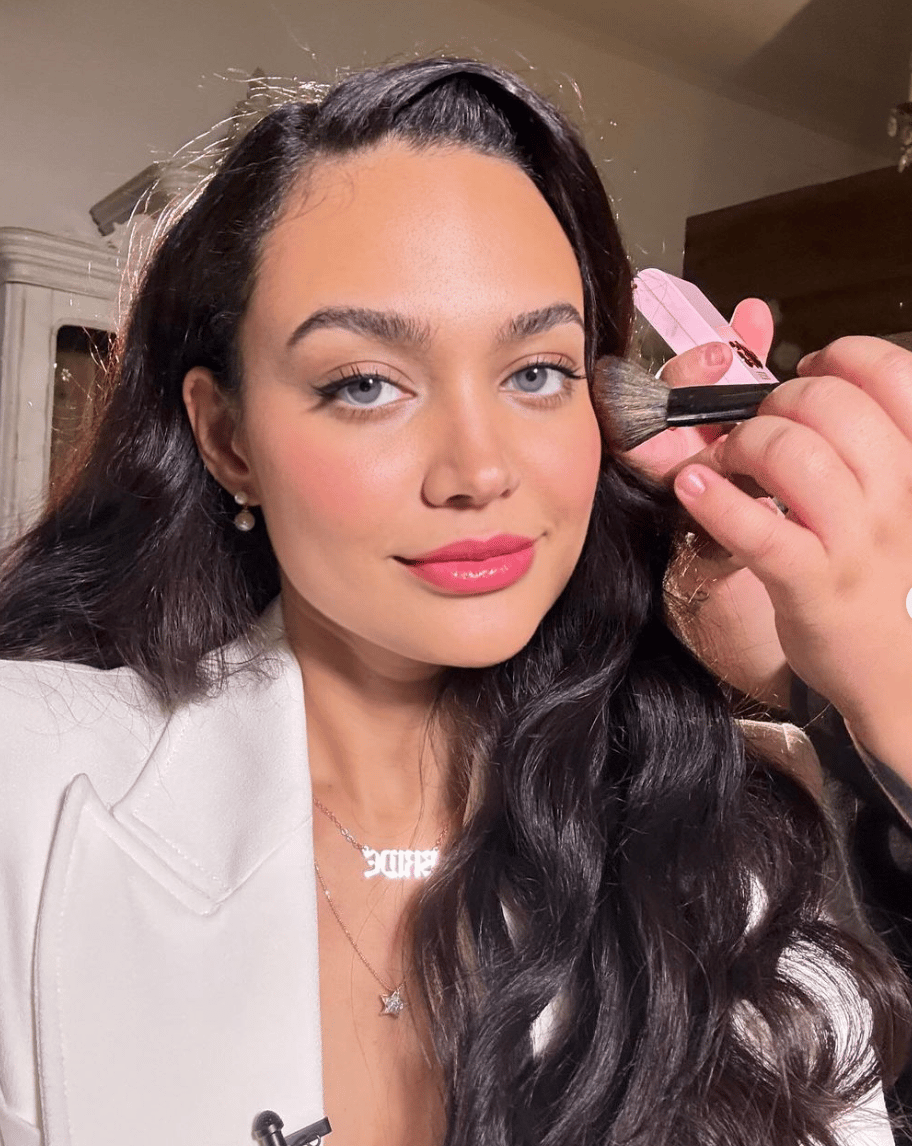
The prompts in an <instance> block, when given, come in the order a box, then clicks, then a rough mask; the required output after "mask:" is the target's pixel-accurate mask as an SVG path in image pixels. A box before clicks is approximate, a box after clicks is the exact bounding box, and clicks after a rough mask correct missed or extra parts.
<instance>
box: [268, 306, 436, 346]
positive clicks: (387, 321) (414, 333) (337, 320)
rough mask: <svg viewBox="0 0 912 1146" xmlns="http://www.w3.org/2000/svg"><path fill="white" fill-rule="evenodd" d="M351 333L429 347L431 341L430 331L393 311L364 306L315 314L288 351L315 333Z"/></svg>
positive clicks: (297, 329)
mask: <svg viewBox="0 0 912 1146" xmlns="http://www.w3.org/2000/svg"><path fill="white" fill-rule="evenodd" d="M330 328H336V329H338V330H350V331H352V332H353V333H354V334H367V335H369V336H370V337H372V338H379V339H380V341H381V342H395V343H405V344H406V345H409V346H426V345H427V343H428V342H429V341H430V338H431V331H430V327H428V326H427V325H425V324H424V323H421V322H418V321H417V320H416V319H414V318H408V317H406V316H405V315H402V314H396V313H395V312H393V311H384V310H369V309H367V308H366V307H361V306H328V307H325V308H324V309H323V310H317V311H314V313H313V314H312V315H311V316H310V317H309V318H305V319H304V321H303V322H302V323H301V324H300V325H299V326H297V327H295V329H294V331H293V332H292V334H291V337H290V338H289V339H288V343H287V345H288V349H289V350H290V349H291V348H292V347H293V346H296V345H297V344H298V343H299V342H300V341H301V339H302V338H306V337H307V335H308V334H310V333H311V332H312V331H314V330H327V329H330Z"/></svg>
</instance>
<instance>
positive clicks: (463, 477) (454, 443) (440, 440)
mask: <svg viewBox="0 0 912 1146" xmlns="http://www.w3.org/2000/svg"><path fill="white" fill-rule="evenodd" d="M498 406H499V401H498V399H496V398H494V399H492V400H489V401H488V402H485V401H481V402H477V401H467V402H465V403H448V404H447V405H446V406H445V407H443V408H442V409H441V410H440V411H439V412H438V415H437V417H436V418H435V419H434V423H433V426H432V427H431V443H430V449H429V451H428V462H427V469H426V472H425V477H424V486H423V490H422V492H423V495H424V499H425V501H426V502H427V503H428V504H429V505H452V506H460V505H463V506H469V507H471V506H475V507H477V506H483V505H486V504H488V503H489V502H491V501H494V500H495V499H497V498H500V497H508V496H509V495H510V494H511V493H512V492H513V490H514V489H515V488H516V486H517V483H518V480H519V475H518V472H517V467H516V463H515V456H516V451H515V450H514V449H513V448H511V446H512V443H511V440H510V426H509V423H510V419H509V416H508V415H507V414H506V412H505V411H501V410H499V409H498ZM513 429H514V431H515V430H517V429H518V427H516V426H515V425H514V427H513Z"/></svg>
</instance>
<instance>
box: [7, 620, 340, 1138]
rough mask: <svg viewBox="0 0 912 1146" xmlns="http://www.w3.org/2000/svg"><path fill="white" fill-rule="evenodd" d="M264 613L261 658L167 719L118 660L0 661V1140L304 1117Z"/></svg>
mask: <svg viewBox="0 0 912 1146" xmlns="http://www.w3.org/2000/svg"><path fill="white" fill-rule="evenodd" d="M277 618H278V613H277V610H273V611H272V614H271V617H270V618H269V620H268V621H267V623H266V626H265V641H266V645H267V646H268V653H269V660H268V663H267V665H266V666H265V667H264V668H263V669H261V670H260V671H259V672H258V673H256V674H254V673H252V672H246V673H238V674H236V675H233V676H232V677H231V679H230V683H229V685H228V686H227V687H226V688H225V689H224V690H222V691H221V692H219V693H218V694H217V695H215V696H214V697H213V698H212V699H211V700H206V701H203V702H201V703H198V704H190V705H186V706H182V707H181V708H179V709H178V710H177V711H176V712H175V713H174V714H173V715H172V716H170V718H169V717H168V716H166V714H165V713H163V712H162V711H161V710H160V709H158V708H157V706H156V705H155V704H154V702H152V701H151V700H150V698H149V696H148V693H147V692H146V691H145V690H144V689H143V688H142V686H141V685H139V684H138V683H137V681H136V678H135V676H134V675H133V674H132V673H131V672H128V671H125V670H115V671H113V672H99V671H96V670H93V669H89V668H84V667H74V666H72V665H61V664H54V663H35V664H13V663H5V664H3V665H2V668H0V775H2V787H0V791H2V793H3V796H2V804H0V881H2V883H0V904H2V912H3V916H2V922H0V1140H2V1143H3V1146H38V1144H39V1143H41V1142H44V1143H45V1144H46V1146H115V1144H116V1146H123V1144H125V1143H131V1144H132V1146H163V1144H164V1143H168V1142H180V1141H187V1142H199V1143H203V1144H205V1146H210V1144H211V1146H231V1144H233V1143H237V1144H241V1143H245V1144H247V1146H249V1143H250V1142H251V1124H252V1122H253V1119H254V1117H255V1115H256V1114H257V1113H259V1112H260V1111H262V1110H264V1109H274V1110H277V1111H278V1112H279V1114H280V1115H281V1116H282V1118H283V1119H284V1121H285V1126H286V1130H287V1131H291V1130H298V1129H300V1128H301V1127H303V1126H305V1125H308V1124H310V1123H313V1122H316V1121H317V1120H318V1119H320V1118H322V1117H323V1114H324V1110H323V1101H322V1073H321V1053H320V1011H319V983H318V956H317V927H316V899H315V888H314V868H313V841H312V833H311V816H312V805H311V795H310V773H309V769H308V764H307V748H306V745H307V739H306V734H305V725H304V706H303V686H302V682H301V675H300V672H299V670H298V666H297V662H296V660H295V658H294V657H293V656H292V654H291V653H290V651H289V650H288V648H287V646H286V645H285V644H284V642H283V641H282V640H280V639H278V638H279V634H278V633H277V631H276V625H277ZM36 922H37V926H36ZM33 976H34V978H33ZM36 1079H37V1087H36ZM36 1091H37V1093H36ZM39 1128H40V1129H39Z"/></svg>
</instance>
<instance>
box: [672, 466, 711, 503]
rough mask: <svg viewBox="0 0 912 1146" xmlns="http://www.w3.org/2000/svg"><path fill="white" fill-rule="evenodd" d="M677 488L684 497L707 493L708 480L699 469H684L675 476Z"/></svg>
mask: <svg viewBox="0 0 912 1146" xmlns="http://www.w3.org/2000/svg"><path fill="white" fill-rule="evenodd" d="M675 490H676V491H677V492H678V493H679V494H680V495H681V497H684V498H695V497H700V495H701V494H704V493H706V480H705V478H704V477H703V475H702V474H701V473H700V471H699V470H682V471H681V472H680V473H679V474H678V476H677V477H676V478H675Z"/></svg>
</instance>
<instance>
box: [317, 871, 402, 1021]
mask: <svg viewBox="0 0 912 1146" xmlns="http://www.w3.org/2000/svg"><path fill="white" fill-rule="evenodd" d="M314 871H315V872H316V873H317V880H318V881H319V884H320V887H321V888H322V890H323V895H324V896H325V897H326V903H327V905H328V907H329V910H330V911H331V912H332V913H333V916H334V918H335V920H336V923H338V924H339V927H340V928H341V929H342V934H343V935H344V936H345V938H346V939H347V940H348V942H349V943H350V944H351V948H352V950H353V951H354V953H355V954H356V955H357V956H358V958H359V959H360V960H361V962H362V963H363V965H364V966H365V967H366V968H367V970H368V971H370V973H371V975H372V976H373V977H374V978H375V979H376V980H377V982H378V983H379V984H380V986H381V987H382V988H383V994H382V995H381V996H380V1001H381V1002H382V1003H383V1011H382V1012H381V1013H382V1014H384V1015H392V1016H393V1018H398V1017H399V1014H400V1012H401V1011H402V1010H403V1009H404V1008H405V1000H404V999H403V997H402V992H403V989H404V988H405V980H404V979H403V980H402V981H401V982H400V984H399V986H398V987H388V986H387V985H386V982H385V980H383V979H381V978H380V976H379V975H378V974H377V972H376V970H375V969H374V966H373V964H372V963H370V962H368V960H367V957H366V956H365V954H364V952H363V951H362V950H361V948H360V947H359V946H358V944H357V942H356V941H355V937H354V935H352V933H351V932H350V931H349V929H348V928H347V927H346V925H345V920H344V919H343V918H342V916H341V915H340V914H339V909H338V908H337V907H336V905H335V903H334V902H333V897H332V896H331V895H330V894H329V888H328V887H327V886H326V880H325V879H324V878H323V873H322V872H321V871H320V865H319V864H318V863H317V861H316V860H314Z"/></svg>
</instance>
